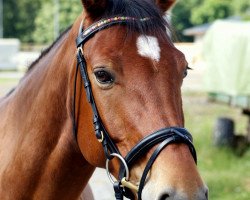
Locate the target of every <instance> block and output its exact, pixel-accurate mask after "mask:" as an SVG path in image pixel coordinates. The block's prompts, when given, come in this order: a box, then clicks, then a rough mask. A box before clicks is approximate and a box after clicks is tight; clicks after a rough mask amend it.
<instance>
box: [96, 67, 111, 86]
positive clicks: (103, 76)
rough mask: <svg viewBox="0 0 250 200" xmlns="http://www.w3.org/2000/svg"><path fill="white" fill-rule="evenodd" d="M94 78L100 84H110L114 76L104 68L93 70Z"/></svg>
mask: <svg viewBox="0 0 250 200" xmlns="http://www.w3.org/2000/svg"><path fill="white" fill-rule="evenodd" d="M94 74H95V77H96V80H97V81H98V82H99V83H101V84H111V83H113V82H114V78H113V76H112V75H111V73H109V72H107V71H105V70H99V71H96V72H94Z"/></svg>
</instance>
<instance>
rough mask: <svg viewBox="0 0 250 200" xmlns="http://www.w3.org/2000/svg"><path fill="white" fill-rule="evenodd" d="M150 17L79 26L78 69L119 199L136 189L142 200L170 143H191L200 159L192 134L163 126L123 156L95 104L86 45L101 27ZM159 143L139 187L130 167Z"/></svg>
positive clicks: (191, 148) (192, 150)
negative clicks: (115, 169) (114, 164)
mask: <svg viewBox="0 0 250 200" xmlns="http://www.w3.org/2000/svg"><path fill="white" fill-rule="evenodd" d="M147 20H150V19H149V18H142V19H137V18H133V17H113V18H109V19H104V20H100V21H98V22H96V23H94V24H93V25H91V26H90V27H88V28H87V29H85V30H83V27H82V24H81V27H80V29H79V35H78V37H77V39H76V46H77V69H76V70H78V67H79V66H80V71H81V76H82V80H83V83H84V87H85V91H86V94H87V98H88V102H89V103H90V105H91V107H92V111H93V124H94V129H95V135H96V137H97V140H98V141H99V142H100V143H101V144H102V146H103V149H104V153H105V156H106V158H107V162H106V170H107V174H108V177H109V178H110V180H111V182H112V183H113V186H114V191H115V197H116V199H117V200H122V199H123V196H126V197H128V198H130V199H133V193H132V191H133V192H135V193H137V195H138V199H139V200H141V195H142V190H143V187H144V185H145V180H146V177H147V174H148V172H149V171H150V169H151V167H152V165H153V163H154V161H155V160H156V158H157V156H158V155H159V154H160V152H161V151H162V150H163V149H164V148H165V147H166V146H167V145H169V144H171V143H185V144H187V145H188V147H189V149H190V152H191V154H192V156H193V158H194V161H195V163H196V162H197V158H196V152H195V148H194V146H193V143H192V136H191V134H190V133H189V132H188V131H187V130H186V129H185V128H182V127H170V128H163V129H161V130H158V131H156V132H154V133H151V134H150V135H148V136H146V137H145V138H143V139H142V140H141V141H140V142H139V143H138V144H137V145H135V146H134V147H133V148H132V149H131V150H130V151H129V152H128V154H127V155H126V157H125V158H123V157H122V155H121V154H120V152H119V150H118V148H117V147H116V145H115V143H114V142H113V141H112V139H111V138H110V136H109V133H108V132H107V130H106V129H105V127H104V124H103V123H102V120H101V118H100V115H99V113H98V109H97V106H96V103H95V99H94V96H93V92H92V89H91V84H90V80H89V77H88V73H87V64H86V60H85V58H84V53H83V45H84V44H85V43H86V42H87V41H88V40H89V39H90V38H91V37H92V36H94V34H96V33H97V32H98V31H101V30H102V29H105V28H108V27H110V26H112V25H115V24H127V23H133V22H134V21H140V23H144V22H145V21H147ZM74 134H75V138H76V140H77V131H74ZM157 144H158V147H157V148H156V149H155V150H154V152H153V154H152V155H151V157H150V159H149V160H148V162H147V164H146V167H145V169H144V171H143V174H142V177H141V180H140V183H139V186H137V185H134V184H132V183H131V182H130V181H129V169H130V168H131V166H132V165H133V164H134V163H135V161H136V160H137V159H138V158H140V157H141V156H143V155H144V154H146V153H147V152H148V151H149V150H150V149H151V148H152V147H154V146H155V145H157ZM114 157H117V158H118V159H119V160H120V164H121V165H120V170H119V177H118V180H114V179H113V178H112V177H111V175H110V172H109V166H108V165H109V164H108V163H109V161H110V160H112V159H113V158H114Z"/></svg>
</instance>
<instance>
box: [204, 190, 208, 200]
mask: <svg viewBox="0 0 250 200" xmlns="http://www.w3.org/2000/svg"><path fill="white" fill-rule="evenodd" d="M205 197H206V200H208V189H206V191H205Z"/></svg>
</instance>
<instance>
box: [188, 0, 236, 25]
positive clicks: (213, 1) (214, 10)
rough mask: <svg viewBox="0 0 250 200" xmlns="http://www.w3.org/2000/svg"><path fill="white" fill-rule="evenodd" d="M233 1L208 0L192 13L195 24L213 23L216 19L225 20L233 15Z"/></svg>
mask: <svg viewBox="0 0 250 200" xmlns="http://www.w3.org/2000/svg"><path fill="white" fill-rule="evenodd" d="M230 2H231V0H220V1H218V0H206V1H203V3H202V4H200V5H199V6H198V7H196V9H195V10H194V11H193V12H192V15H191V21H192V23H193V24H195V25H196V24H204V23H209V22H213V21H214V20H215V19H223V18H226V17H229V16H230V15H232V14H233V12H232V7H231V4H230Z"/></svg>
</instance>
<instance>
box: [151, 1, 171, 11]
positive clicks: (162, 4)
mask: <svg viewBox="0 0 250 200" xmlns="http://www.w3.org/2000/svg"><path fill="white" fill-rule="evenodd" d="M175 1H176V0H155V3H156V5H157V6H158V7H159V8H160V9H161V10H162V11H163V12H166V11H167V10H168V9H169V8H170V7H171V6H173V5H174V3H175Z"/></svg>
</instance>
